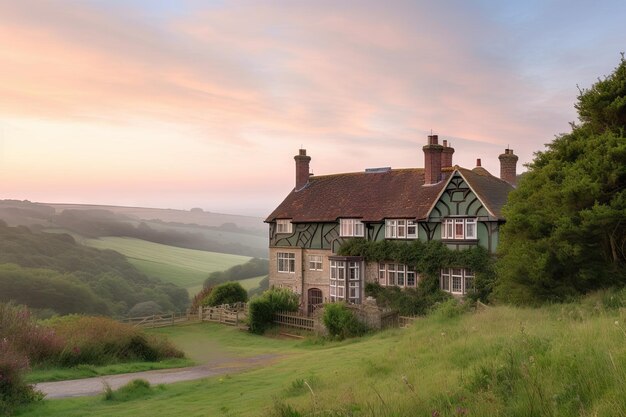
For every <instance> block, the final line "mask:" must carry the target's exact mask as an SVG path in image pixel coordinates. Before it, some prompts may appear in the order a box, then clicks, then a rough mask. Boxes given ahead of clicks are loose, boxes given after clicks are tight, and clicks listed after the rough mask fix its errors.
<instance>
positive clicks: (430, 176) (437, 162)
mask: <svg viewBox="0 0 626 417" xmlns="http://www.w3.org/2000/svg"><path fill="white" fill-rule="evenodd" d="M438 140H439V137H438V136H437V135H428V145H426V146H424V147H423V148H422V149H423V150H424V184H425V185H430V184H436V183H438V182H439V180H440V179H441V159H442V152H443V146H441V145H439V143H438Z"/></svg>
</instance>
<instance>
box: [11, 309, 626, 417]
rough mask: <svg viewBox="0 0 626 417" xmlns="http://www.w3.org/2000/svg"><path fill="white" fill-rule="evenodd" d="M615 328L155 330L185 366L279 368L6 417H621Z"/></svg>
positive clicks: (499, 314)
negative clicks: (277, 334)
mask: <svg viewBox="0 0 626 417" xmlns="http://www.w3.org/2000/svg"><path fill="white" fill-rule="evenodd" d="M625 320H626V309H624V308H619V307H617V308H605V307H603V304H602V300H601V297H595V298H593V297H592V298H588V299H586V300H585V301H584V302H582V303H575V304H564V305H554V306H548V307H544V308H539V309H524V308H515V307H506V306H500V307H492V308H489V309H487V310H484V311H479V312H467V313H463V312H462V311H461V309H459V308H458V307H455V306H453V305H451V304H449V303H446V304H445V305H444V307H443V308H441V309H440V310H438V311H437V312H435V313H434V314H432V315H431V316H429V317H427V318H424V319H420V320H418V321H417V322H416V323H415V324H414V326H413V327H412V328H410V329H394V330H388V331H384V332H381V333H377V334H373V335H368V336H366V337H363V338H360V339H351V340H346V341H343V342H330V341H325V340H321V339H309V340H304V341H293V340H280V339H274V338H268V337H261V336H254V335H251V334H248V333H243V332H240V331H238V330H236V329H233V328H227V327H219V326H218V325H209V324H199V325H195V326H186V327H181V328H169V329H161V330H158V332H159V333H161V334H167V335H168V336H169V337H170V339H171V340H172V341H174V343H175V344H177V345H178V346H179V347H181V348H182V349H183V350H185V351H187V354H188V356H189V357H191V358H192V359H194V360H204V361H207V360H211V358H215V357H219V355H223V354H227V355H230V357H233V356H234V357H236V356H237V355H256V354H262V353H267V354H277V355H281V357H280V359H279V360H278V361H277V362H276V363H274V364H271V365H268V366H265V367H262V368H259V369H256V370H252V371H248V372H245V373H241V374H234V375H229V376H223V377H216V378H209V379H205V380H199V381H193V382H186V383H180V384H174V385H169V386H165V387H157V388H151V389H149V390H147V391H144V392H143V393H142V394H141V395H139V396H136V397H134V398H127V400H126V401H123V402H122V401H119V402H116V401H105V400H104V399H103V397H102V396H100V397H91V398H74V399H64V400H54V401H44V402H43V403H41V404H35V405H32V406H29V407H27V408H25V409H22V410H20V412H19V413H18V415H22V416H36V415H47V416H79V415H85V414H87V413H88V414H90V415H92V416H107V415H116V416H134V417H141V416H154V415H163V416H165V415H167V416H207V415H210V416H268V415H269V416H272V415H274V416H292V417H297V416H304V415H310V416H383V417H385V416H438V417H440V416H463V415H475V416H572V415H580V416H596V415H597V416H624V415H626V384H625V382H626V327H625V326H624V323H625ZM224 352H226V353H224ZM87 410H88V411H87Z"/></svg>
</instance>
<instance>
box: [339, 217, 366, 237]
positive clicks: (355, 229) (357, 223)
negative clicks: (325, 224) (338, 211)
mask: <svg viewBox="0 0 626 417" xmlns="http://www.w3.org/2000/svg"><path fill="white" fill-rule="evenodd" d="M339 236H341V237H363V236H365V225H364V224H363V222H362V221H361V220H358V219H339Z"/></svg>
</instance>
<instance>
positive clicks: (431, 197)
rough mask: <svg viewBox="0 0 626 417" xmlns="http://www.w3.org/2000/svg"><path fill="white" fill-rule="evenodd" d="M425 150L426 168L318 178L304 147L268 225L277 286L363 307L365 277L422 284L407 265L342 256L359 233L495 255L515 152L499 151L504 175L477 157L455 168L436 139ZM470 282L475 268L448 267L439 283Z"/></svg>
mask: <svg viewBox="0 0 626 417" xmlns="http://www.w3.org/2000/svg"><path fill="white" fill-rule="evenodd" d="M423 151H424V168H410V169H390V168H377V169H367V170H365V171H364V172H358V173H346V174H334V175H321V176H313V175H310V174H309V162H310V160H311V158H310V157H309V156H307V155H306V151H305V150H303V149H301V150H300V152H299V154H298V155H296V156H295V160H296V187H295V188H294V189H293V190H292V191H291V193H289V195H288V196H287V197H286V198H285V200H284V201H283V202H282V203H281V204H280V205H279V206H278V207H277V208H276V209H275V210H274V211H273V212H272V214H270V215H269V216H268V218H267V219H266V222H267V223H269V226H270V227H269V254H270V285H272V286H277V287H286V288H290V289H292V290H293V291H294V292H296V293H298V294H300V295H301V296H302V302H303V307H305V308H307V309H309V311H311V310H312V308H313V307H314V306H315V305H317V304H321V303H323V302H328V301H338V300H345V301H348V302H352V303H360V302H361V301H362V300H363V296H364V294H363V289H364V284H365V282H368V281H376V282H379V283H380V284H381V285H383V286H398V287H402V288H406V287H409V288H410V287H416V286H417V285H419V281H420V277H419V274H418V273H417V272H416V271H412V270H411V269H410V268H409V267H408V266H406V265H402V264H397V263H394V262H391V261H390V262H381V263H373V262H365V261H364V260H363V259H362V258H360V257H342V256H337V255H336V253H337V250H338V248H339V247H340V246H341V244H342V243H343V242H345V241H346V240H347V239H352V238H355V237H357V238H364V239H368V240H384V239H393V240H415V239H419V240H422V241H429V240H433V239H437V240H442V241H443V242H444V243H445V244H446V245H448V246H449V247H450V248H454V249H458V250H463V249H464V248H468V247H471V246H475V245H480V246H483V247H484V248H486V249H487V250H489V251H490V252H492V253H494V252H495V250H496V247H497V245H498V229H499V225H500V224H502V222H503V221H504V219H503V217H502V214H501V208H502V206H503V205H504V203H505V202H506V198H507V195H508V193H509V191H510V190H511V189H512V187H513V186H514V183H512V182H514V181H515V163H516V161H517V156H516V155H514V154H513V151H512V150H510V149H507V150H506V151H505V153H504V154H502V155H500V161H501V168H502V170H501V175H500V176H501V178H497V177H495V176H493V175H491V174H490V173H489V172H488V171H487V170H485V169H484V168H482V167H481V166H480V160H478V161H477V167H475V168H473V169H465V168H461V167H459V166H455V165H453V164H452V156H453V153H454V149H453V148H452V147H449V146H448V144H447V142H446V141H444V143H443V145H439V144H438V138H437V136H436V135H431V136H429V138H428V144H427V145H426V146H424V147H423ZM511 170H512V172H511ZM507 180H508V181H507ZM510 182H511V183H510ZM473 279H474V275H473V272H472V271H470V270H467V269H461V268H455V267H450V268H444V269H442V271H441V277H440V284H441V288H442V289H443V290H445V291H449V292H451V293H453V294H456V295H463V294H465V293H466V292H467V291H468V290H469V289H470V288H471V286H472V285H473Z"/></svg>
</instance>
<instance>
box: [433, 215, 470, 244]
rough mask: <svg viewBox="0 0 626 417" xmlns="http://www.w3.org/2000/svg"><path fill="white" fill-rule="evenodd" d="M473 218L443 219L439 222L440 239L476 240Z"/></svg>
mask: <svg viewBox="0 0 626 417" xmlns="http://www.w3.org/2000/svg"><path fill="white" fill-rule="evenodd" d="M477 224H478V223H477V221H476V218H475V217H468V218H445V219H443V221H442V222H441V238H442V239H448V240H473V239H478V234H477V230H476V229H477Z"/></svg>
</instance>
